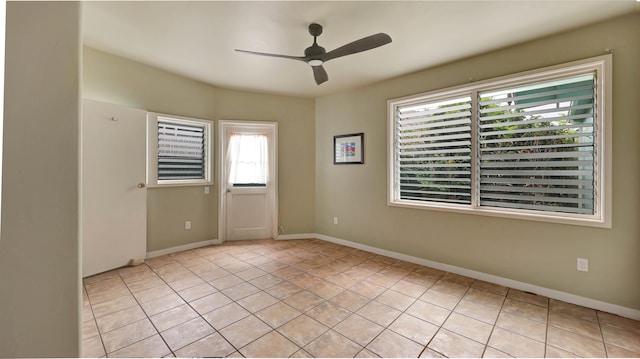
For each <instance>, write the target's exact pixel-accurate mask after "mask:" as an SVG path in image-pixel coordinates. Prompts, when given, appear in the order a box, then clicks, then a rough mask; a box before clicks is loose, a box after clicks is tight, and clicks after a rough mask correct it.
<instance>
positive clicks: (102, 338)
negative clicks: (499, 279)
mask: <svg viewBox="0 0 640 359" xmlns="http://www.w3.org/2000/svg"><path fill="white" fill-rule="evenodd" d="M82 333H83V345H82V350H83V353H82V354H83V356H86V357H102V356H109V357H165V356H167V357H171V356H176V357H227V356H230V357H243V356H244V357H414V358H415V357H421V358H422V357H509V356H512V357H640V322H638V321H634V320H630V319H625V318H621V317H618V316H615V315H612V314H608V313H604V312H600V311H596V310H593V309H589V308H584V307H579V306H576V305H572V304H568V303H564V302H561V301H558V300H554V299H549V298H546V297H541V296H536V295H533V294H528V293H525V292H521V291H518V290H514V289H510V288H506V287H502V286H498V285H494V284H490V283H486V282H482V281H478V280H474V279H471V278H466V277H462V276H459V275H455V274H451V273H445V272H443V271H440V270H436V269H432V268H427V267H423V266H419V265H415V264H411V263H407V262H402V261H398V260H395V259H392V258H388V257H383V256H380V255H376V254H372V253H368V252H364V251H361V250H357V249H353V248H348V247H344V246H340V245H336V244H333V243H328V242H324V241H320V240H311V239H310V240H293V241H275V240H261V241H243V242H227V243H225V244H223V245H216V246H210V247H204V248H199V249H194V250H189V251H185V252H180V253H175V254H171V255H167V256H162V257H156V258H152V259H149V260H147V261H146V264H144V265H140V266H137V267H130V268H122V269H118V270H114V271H110V272H107V273H103V274H100V275H96V276H93V277H89V278H86V279H85V280H84V295H83V332H82Z"/></svg>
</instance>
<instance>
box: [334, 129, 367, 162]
mask: <svg viewBox="0 0 640 359" xmlns="http://www.w3.org/2000/svg"><path fill="white" fill-rule="evenodd" d="M363 163H364V133H353V134H350V135H338V136H333V164H334V165H349V164H363Z"/></svg>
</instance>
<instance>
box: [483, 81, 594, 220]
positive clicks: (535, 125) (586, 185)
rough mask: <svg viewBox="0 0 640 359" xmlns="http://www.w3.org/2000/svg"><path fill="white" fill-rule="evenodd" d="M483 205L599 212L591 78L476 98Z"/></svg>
mask: <svg viewBox="0 0 640 359" xmlns="http://www.w3.org/2000/svg"><path fill="white" fill-rule="evenodd" d="M479 105H480V111H479V130H478V133H479V155H478V158H479V160H480V205H481V206H491V207H506V208H518V209H529V210H539V211H553V212H567V213H581V214H593V213H594V178H595V172H594V171H595V164H594V136H595V131H594V128H595V125H594V113H595V111H594V110H595V108H594V106H595V105H594V75H591V74H589V75H583V76H579V77H572V78H566V79H562V80H558V81H550V82H545V83H539V84H535V85H532V86H526V87H518V88H508V89H503V90H498V91H491V92H484V93H480V94H479Z"/></svg>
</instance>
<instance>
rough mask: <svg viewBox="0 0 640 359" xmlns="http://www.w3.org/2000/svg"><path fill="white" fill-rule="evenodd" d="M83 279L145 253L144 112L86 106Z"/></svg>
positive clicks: (90, 103) (96, 104)
mask: <svg viewBox="0 0 640 359" xmlns="http://www.w3.org/2000/svg"><path fill="white" fill-rule="evenodd" d="M81 154H82V175H81V178H82V185H81V186H82V197H81V202H82V209H81V211H82V212H81V213H82V276H83V277H87V276H90V275H93V274H97V273H101V272H104V271H107V270H111V269H114V268H118V267H121V266H124V265H127V264H128V263H129V261H130V260H131V259H143V258H145V256H146V252H147V224H146V222H147V190H146V185H145V183H144V182H145V177H146V176H145V175H146V111H144V110H138V109H132V108H127V107H122V106H116V105H112V104H108V103H103V102H98V101H93V100H84V102H83V119H82V152H81Z"/></svg>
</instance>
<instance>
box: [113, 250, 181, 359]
mask: <svg viewBox="0 0 640 359" xmlns="http://www.w3.org/2000/svg"><path fill="white" fill-rule="evenodd" d="M143 265H145V266H146V267H147V268H149V269H150V270H151V271H152V272H153V273H155V274H156V275H157V276H158V278H160V280H162V281H163V282H164V283H165V284H166V285H168V283H167V282H166V281H165V280H164V278H162V277H160V275H158V273H156V271H154V270H153V268H151V267H150V266H149V265H147V264H146V263H144V264H143ZM116 273H117V274H118V277H119V278H120V280H122V283H123V284H124V285H125V287H127V290H128V291H129V293H131V296H132V297H133V299H134V300H135V301H136V303H137V305H138V307H140V310H142V312H143V313H144V315H145V317H146V318H147V320H149V323H151V325H152V326H153V329H155V330H156V333H157V334H158V336H159V337H160V339H162V341H163V342H164V344H165V345H166V346H167V348H168V349H169V352H170V353H171V355H173V356H174V357H175V356H176V354H175V353H174V352H173V349H171V347H170V346H169V343H167V341H166V340H165V339H164V337H163V336H162V334H160V330H158V327H156V325H155V324H154V323H153V321H152V320H151V317H150V316H149V314H148V313H147V311H146V310H144V308H143V307H142V303H140V301H139V300H138V297H136V296H135V294H133V291H132V290H131V288H129V285H128V284H127V282H125V281H124V278H122V276H121V275H120V273H119V272H117V271H116ZM151 288H153V287H151ZM169 288H171V286H169ZM171 290H173V288H171ZM167 295H168V294H167ZM160 298H162V297H160ZM153 300H155V299H153ZM141 320H142V319H141ZM148 338H150V337H148ZM148 338H144V339H141V340H139V341H137V342H135V343H131V344H129V345H127V346H125V347H123V348H120V349H124V348H127V347H129V346H131V345H134V344H136V343H139V342H141V341H143V340H145V339H148ZM120 349H118V350H120ZM114 352H115V351H114ZM108 356H109V354H107V357H108Z"/></svg>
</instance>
